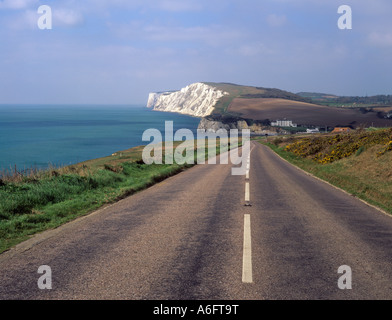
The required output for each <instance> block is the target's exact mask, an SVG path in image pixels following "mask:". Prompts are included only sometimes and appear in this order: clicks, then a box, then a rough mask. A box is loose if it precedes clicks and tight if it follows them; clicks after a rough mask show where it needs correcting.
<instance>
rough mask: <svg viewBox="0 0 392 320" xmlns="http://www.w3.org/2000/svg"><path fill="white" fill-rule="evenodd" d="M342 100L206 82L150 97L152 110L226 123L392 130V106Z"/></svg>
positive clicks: (331, 96) (273, 89) (314, 94)
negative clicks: (338, 103)
mask: <svg viewBox="0 0 392 320" xmlns="http://www.w3.org/2000/svg"><path fill="white" fill-rule="evenodd" d="M388 97H389V96H385V97H384V98H383V99H384V102H387V101H389V100H388V99H389V98H388ZM342 98H343V97H338V96H334V95H330V94H320V93H306V92H302V93H299V94H295V93H291V92H288V91H285V90H280V89H276V88H263V87H253V86H243V85H237V84H232V83H215V82H200V83H194V84H191V85H189V86H187V87H185V88H183V89H181V90H178V91H167V92H160V93H150V95H149V99H148V104H147V105H148V107H151V108H153V109H154V110H157V111H166V112H178V113H184V114H189V115H193V116H197V117H202V118H205V117H207V118H208V119H209V120H211V121H219V122H222V123H230V122H238V121H239V120H247V122H248V123H249V122H252V121H256V122H258V123H262V124H268V123H269V122H270V121H275V120H282V119H288V120H292V121H293V122H294V123H297V124H299V125H302V126H307V127H309V126H310V127H314V126H316V127H335V126H352V127H361V126H365V127H369V126H377V127H389V126H392V121H391V119H392V107H388V108H386V107H384V105H377V108H337V107H334V106H332V105H333V104H332V101H343V100H341V99H342ZM375 99H376V100H377V99H378V98H375ZM380 99H382V98H380ZM350 101H351V100H350ZM358 101H361V100H358ZM369 101H370V100H369ZM328 103H329V104H331V105H329V104H328Z"/></svg>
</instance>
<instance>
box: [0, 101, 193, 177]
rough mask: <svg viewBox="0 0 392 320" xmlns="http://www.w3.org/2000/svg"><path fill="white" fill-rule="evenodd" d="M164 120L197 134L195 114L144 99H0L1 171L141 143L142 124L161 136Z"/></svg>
mask: <svg viewBox="0 0 392 320" xmlns="http://www.w3.org/2000/svg"><path fill="white" fill-rule="evenodd" d="M165 121H173V128H174V132H175V131H177V130H178V129H182V128H186V129H190V130H192V132H193V133H194V134H195V135H196V132H197V131H196V130H197V126H198V124H199V121H200V119H199V118H196V117H191V116H187V115H182V114H177V113H171V112H158V111H153V110H151V109H149V108H147V107H145V106H143V105H0V172H1V171H3V172H4V171H5V170H14V168H15V166H16V168H17V170H18V171H24V170H30V169H45V168H48V167H50V166H54V167H61V166H66V165H71V164H75V163H78V162H82V161H85V160H90V159H96V158H100V157H105V156H108V155H111V154H113V153H115V152H117V151H121V150H126V149H129V148H132V147H136V146H140V145H146V144H148V143H149V141H147V142H146V141H142V135H143V132H144V131H145V130H147V129H151V128H153V129H158V130H159V131H160V132H161V133H162V136H163V138H164V132H165Z"/></svg>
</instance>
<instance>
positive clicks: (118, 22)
mask: <svg viewBox="0 0 392 320" xmlns="http://www.w3.org/2000/svg"><path fill="white" fill-rule="evenodd" d="M343 4H346V5H350V6H351V8H352V12H353V17H352V18H353V28H352V30H340V29H339V28H338V27H337V21H338V19H339V16H340V15H339V14H338V13H337V10H338V7H339V6H340V5H343ZM40 5H48V6H50V7H51V9H52V15H53V16H52V22H53V28H52V30H40V29H39V28H38V26H37V20H38V19H39V17H40V15H39V14H38V13H37V9H38V7H39V6H40ZM391 16H392V1H390V0H372V1H369V0H351V1H346V0H313V1H311V0H263V1H254V0H241V1H231V0H224V1H223V0H197V1H191V0H154V1H148V0H135V1H133V0H0V103H45V104H46V103H47V104H51V103H56V104H69V103H75V104H84V103H103V104H106V103H116V104H117V103H119V104H139V103H146V101H147V97H148V93H149V92H155V91H164V90H176V89H180V88H182V87H185V86H187V85H188V84H191V83H193V82H198V81H210V82H232V83H238V84H244V85H254V86H262V87H273V88H280V89H284V90H288V91H292V92H299V91H316V92H325V93H333V94H338V95H361V96H364V95H375V94H392V88H391V84H392V19H390V17H391Z"/></svg>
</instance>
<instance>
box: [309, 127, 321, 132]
mask: <svg viewBox="0 0 392 320" xmlns="http://www.w3.org/2000/svg"><path fill="white" fill-rule="evenodd" d="M306 133H320V130H319V129H318V128H316V129H306Z"/></svg>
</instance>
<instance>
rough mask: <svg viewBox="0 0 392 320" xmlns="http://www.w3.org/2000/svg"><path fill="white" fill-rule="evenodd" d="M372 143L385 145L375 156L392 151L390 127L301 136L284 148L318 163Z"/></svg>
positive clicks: (346, 154) (391, 131)
mask: <svg viewBox="0 0 392 320" xmlns="http://www.w3.org/2000/svg"><path fill="white" fill-rule="evenodd" d="M373 145H385V148H384V149H383V151H381V152H379V153H378V154H377V156H382V155H383V154H385V153H386V152H388V151H392V128H389V129H386V130H379V131H373V132H366V131H359V132H352V133H344V134H337V135H334V136H318V137H307V138H302V139H300V140H298V141H296V142H293V143H291V144H288V145H287V146H286V147H285V150H286V151H289V152H293V153H294V154H296V155H298V156H301V157H303V158H311V159H313V160H314V161H316V162H318V163H321V164H327V163H331V162H334V161H336V160H339V159H343V158H347V157H349V156H351V155H353V154H355V153H356V152H357V151H358V150H359V149H360V148H362V147H363V148H366V147H369V146H373Z"/></svg>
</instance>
